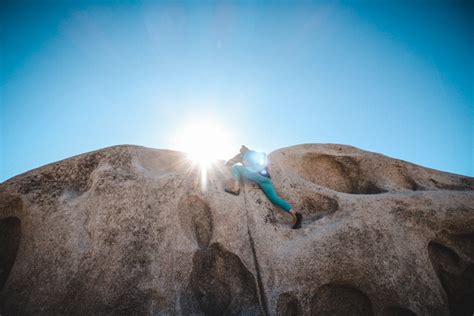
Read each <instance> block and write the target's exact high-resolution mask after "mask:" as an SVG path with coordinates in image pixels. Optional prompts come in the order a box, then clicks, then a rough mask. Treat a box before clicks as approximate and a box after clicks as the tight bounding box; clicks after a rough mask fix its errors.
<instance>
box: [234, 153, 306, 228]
mask: <svg viewBox="0 0 474 316" xmlns="http://www.w3.org/2000/svg"><path fill="white" fill-rule="evenodd" d="M225 165H226V166H230V165H232V176H233V178H234V185H233V187H232V188H225V191H226V192H228V193H231V194H235V195H239V193H240V187H239V184H240V179H241V178H245V179H248V180H250V181H253V182H256V183H257V184H258V186H259V187H260V188H261V189H262V191H263V192H264V193H265V195H266V196H267V197H268V199H269V200H270V201H271V202H272V203H273V204H275V205H277V206H279V207H281V208H282V209H284V210H285V211H286V212H287V213H288V214H289V215H291V216H292V219H293V227H292V228H293V229H297V228H301V221H302V219H303V216H302V215H301V214H300V213H298V212H295V211H294V210H293V207H292V206H291V205H290V204H289V203H288V202H287V201H285V200H283V199H282V198H281V197H279V196H278V194H277V193H276V190H275V187H274V186H273V183H272V180H271V179H270V174H269V173H268V167H267V159H266V155H265V154H264V153H259V152H256V151H253V150H250V149H248V148H247V147H245V146H244V145H242V147H241V148H240V153H239V154H237V155H236V156H235V157H234V158H232V159H230V160H228V161H227V162H226V163H225Z"/></svg>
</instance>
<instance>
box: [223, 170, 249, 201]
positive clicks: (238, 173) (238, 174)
mask: <svg viewBox="0 0 474 316" xmlns="http://www.w3.org/2000/svg"><path fill="white" fill-rule="evenodd" d="M244 169H245V167H244V166H242V165H238V164H235V165H233V166H232V178H233V179H234V183H233V186H232V188H225V189H224V191H226V192H228V193H231V194H235V195H239V193H240V179H241V178H242V174H243V173H244Z"/></svg>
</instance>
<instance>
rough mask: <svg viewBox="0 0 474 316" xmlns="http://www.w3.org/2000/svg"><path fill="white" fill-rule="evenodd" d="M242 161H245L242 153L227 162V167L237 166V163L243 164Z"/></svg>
mask: <svg viewBox="0 0 474 316" xmlns="http://www.w3.org/2000/svg"><path fill="white" fill-rule="evenodd" d="M242 159H243V155H242V153H238V154H237V155H235V157H234V158H232V159H230V160H227V161H226V163H225V165H226V166H232V165H235V164H236V163H238V162H242Z"/></svg>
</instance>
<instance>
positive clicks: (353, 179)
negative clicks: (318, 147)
mask: <svg viewBox="0 0 474 316" xmlns="http://www.w3.org/2000/svg"><path fill="white" fill-rule="evenodd" d="M297 169H298V170H297V172H298V173H299V175H300V176H301V177H302V178H304V179H306V180H308V181H311V182H313V183H315V184H318V185H321V186H324V187H327V188H329V189H331V190H334V191H338V192H343V193H350V194H380V193H385V192H387V191H386V190H384V189H382V188H379V187H378V186H377V185H376V184H375V183H374V182H373V181H372V180H370V179H368V178H369V177H368V175H367V174H365V172H363V170H362V169H361V167H360V163H359V161H358V160H357V159H356V158H354V157H350V156H336V155H328V154H316V153H307V154H305V155H303V157H302V161H301V162H300V167H297Z"/></svg>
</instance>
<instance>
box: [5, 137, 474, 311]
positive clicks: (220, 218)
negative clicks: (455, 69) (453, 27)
mask: <svg viewBox="0 0 474 316" xmlns="http://www.w3.org/2000/svg"><path fill="white" fill-rule="evenodd" d="M269 161H270V168H269V169H270V173H271V174H272V179H273V182H274V183H275V186H276V188H277V190H278V192H279V193H280V195H281V196H282V197H283V198H285V199H287V200H288V201H289V202H290V203H291V204H292V205H293V206H294V208H295V209H297V210H300V211H301V212H302V213H303V214H304V222H303V228H302V229H300V230H291V229H290V218H289V216H287V215H285V214H284V213H283V212H282V211H281V210H279V209H278V208H276V207H275V206H273V205H272V204H271V203H270V202H269V201H268V200H267V198H266V197H265V196H264V194H263V193H262V192H261V190H260V189H259V188H258V187H257V186H256V185H255V184H253V183H249V182H245V184H244V187H243V190H242V191H241V194H240V195H239V196H233V195H230V194H227V193H225V192H223V183H224V182H225V181H226V180H228V179H229V178H230V170H229V169H228V168H225V167H224V166H223V163H222V162H219V163H218V164H216V165H215V166H213V167H212V168H211V169H210V170H209V171H208V174H207V181H206V186H205V187H204V185H203V182H202V181H201V180H202V175H201V174H200V170H199V169H198V168H197V167H193V166H192V165H191V164H190V163H189V162H188V161H187V159H186V157H185V155H183V154H182V153H179V152H173V151H169V150H155V149H148V148H144V147H138V146H116V147H111V148H106V149H103V150H99V151H95V152H90V153H86V154H83V155H80V156H76V157H72V158H70V159H66V160H63V161H59V162H56V163H53V164H50V165H47V166H44V167H41V168H38V169H35V170H32V171H29V172H27V173H25V174H22V175H19V176H16V177H14V178H12V179H10V180H8V181H6V182H4V183H2V184H1V185H0V291H1V292H0V314H2V315H50V314H58V315H59V314H61V315H63V314H64V315H66V314H67V315H92V314H95V315H97V314H100V315H101V314H104V315H112V314H113V315H136V314H139V315H190V314H195V315H203V314H207V315H347V314H351V315H472V313H473V312H474V299H473V298H474V178H469V177H463V176H460V175H454V174H449V173H444V172H440V171H436V170H432V169H428V168H424V167H421V166H417V165H414V164H411V163H408V162H405V161H401V160H397V159H392V158H389V157H386V156H384V155H380V154H376V153H371V152H367V151H363V150H360V149H357V148H354V147H351V146H344V145H336V144H314V145H298V146H294V147H289V148H283V149H280V150H277V151H275V152H273V153H272V154H271V155H270V156H269Z"/></svg>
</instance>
